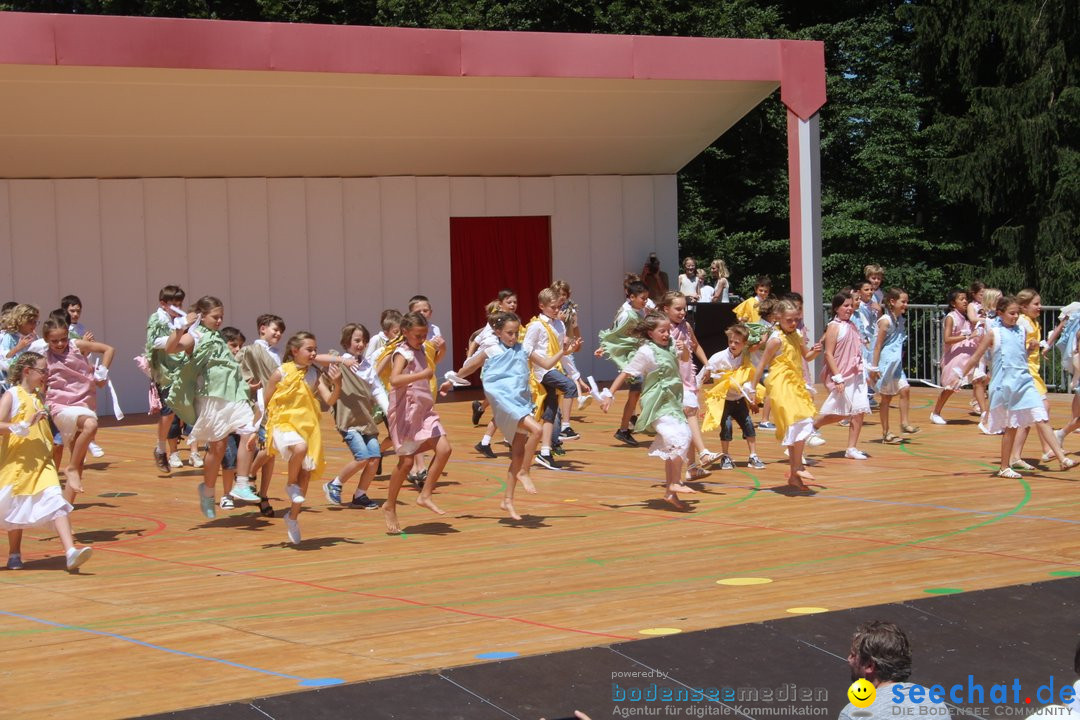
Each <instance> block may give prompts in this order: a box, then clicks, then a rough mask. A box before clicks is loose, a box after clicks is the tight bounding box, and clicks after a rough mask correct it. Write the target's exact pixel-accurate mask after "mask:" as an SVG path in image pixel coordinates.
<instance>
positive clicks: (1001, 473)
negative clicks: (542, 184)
mask: <svg viewBox="0 0 1080 720" xmlns="http://www.w3.org/2000/svg"><path fill="white" fill-rule="evenodd" d="M997 476H998V477H999V478H1007V479H1009V480H1019V479H1020V478H1022V477H1023V475H1021V474H1020V473H1018V472H1016V471H1015V470H1013V469H1012V468H1003V469H1001V470H998V471H997Z"/></svg>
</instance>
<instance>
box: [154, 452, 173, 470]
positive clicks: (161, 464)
mask: <svg viewBox="0 0 1080 720" xmlns="http://www.w3.org/2000/svg"><path fill="white" fill-rule="evenodd" d="M154 464H155V465H157V467H158V470H160V471H161V472H163V473H165V474H167V475H168V474H172V468H171V467H169V456H168V455H166V454H165V452H164V451H162V450H158V449H157V448H154Z"/></svg>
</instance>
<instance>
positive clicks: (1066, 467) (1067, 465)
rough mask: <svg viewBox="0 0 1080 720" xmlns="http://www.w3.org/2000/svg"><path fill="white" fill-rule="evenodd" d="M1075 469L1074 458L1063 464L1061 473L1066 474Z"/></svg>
mask: <svg viewBox="0 0 1080 720" xmlns="http://www.w3.org/2000/svg"><path fill="white" fill-rule="evenodd" d="M1074 467H1076V461H1075V460H1073V459H1072V458H1065V459H1064V460H1063V461H1062V462H1061V472H1065V471H1066V470H1071V469H1073V468H1074Z"/></svg>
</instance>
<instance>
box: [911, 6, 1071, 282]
mask: <svg viewBox="0 0 1080 720" xmlns="http://www.w3.org/2000/svg"><path fill="white" fill-rule="evenodd" d="M904 15H905V17H906V18H907V19H908V20H910V22H911V25H912V27H913V29H914V32H915V37H916V39H917V40H916V50H917V53H916V56H915V57H916V60H917V63H918V68H919V70H920V76H921V82H922V88H923V90H922V91H923V93H925V94H926V95H928V96H930V97H932V98H933V102H932V104H931V105H930V107H929V115H928V127H927V133H928V134H929V135H930V136H931V137H932V138H933V140H934V142H935V144H936V146H938V147H940V148H941V151H940V154H935V155H932V156H931V157H930V158H929V163H928V167H929V173H930V177H931V178H932V180H933V182H934V187H935V189H936V192H937V198H936V199H937V205H938V218H937V222H938V223H939V224H940V228H941V231H942V233H943V234H948V235H950V236H952V237H954V238H956V239H957V240H958V241H959V242H961V243H962V244H963V245H964V246H965V247H966V248H967V249H968V251H969V256H968V257H967V258H966V259H965V261H966V268H965V270H966V274H967V275H969V276H973V275H975V274H979V275H982V276H983V278H984V279H985V280H986V281H987V282H989V283H990V284H992V285H997V286H999V287H1001V288H1003V289H1005V290H1006V291H1016V290H1018V289H1020V288H1021V287H1024V286H1035V287H1038V288H1040V289H1041V291H1042V294H1043V296H1044V302H1047V303H1051V302H1054V303H1065V302H1069V301H1071V300H1073V299H1075V296H1076V292H1077V282H1078V281H1080V248H1078V242H1077V240H1078V237H1080V87H1078V86H1080V5H1078V4H1077V2H1076V0H933V1H929V0H917V1H916V2H913V3H911V4H910V5H908V6H906V7H905V11H904Z"/></svg>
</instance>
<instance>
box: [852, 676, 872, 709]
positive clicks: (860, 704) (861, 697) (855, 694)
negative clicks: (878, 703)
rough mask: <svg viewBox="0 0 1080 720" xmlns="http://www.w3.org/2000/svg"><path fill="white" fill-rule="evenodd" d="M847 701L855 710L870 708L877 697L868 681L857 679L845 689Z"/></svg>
mask: <svg viewBox="0 0 1080 720" xmlns="http://www.w3.org/2000/svg"><path fill="white" fill-rule="evenodd" d="M847 696H848V700H850V701H851V704H852V705H854V706H855V707H857V708H864V707H870V705H872V704H873V702H874V698H875V697H876V696H877V689H876V688H874V686H873V685H872V684H871V683H870V681H868V680H865V679H863V678H859V679H858V680H856V681H855V682H853V683H851V687H849V688H848V689H847Z"/></svg>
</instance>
